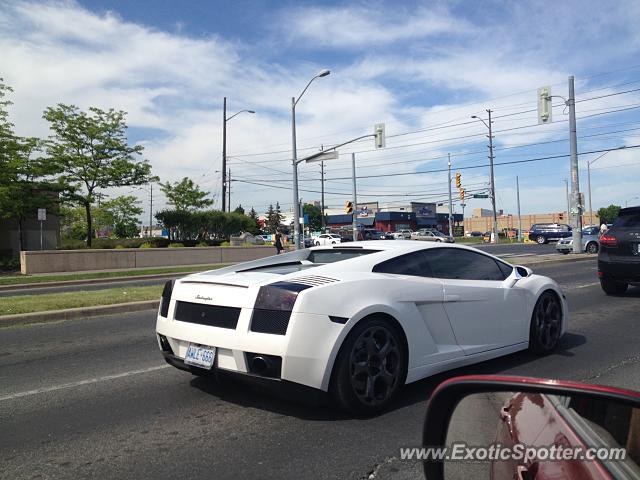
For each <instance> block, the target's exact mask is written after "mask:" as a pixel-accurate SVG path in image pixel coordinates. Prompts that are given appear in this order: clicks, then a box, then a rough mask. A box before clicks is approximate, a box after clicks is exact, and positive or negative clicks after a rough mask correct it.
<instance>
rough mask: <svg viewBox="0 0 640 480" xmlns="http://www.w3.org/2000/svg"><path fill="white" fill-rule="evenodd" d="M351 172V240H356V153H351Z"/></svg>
mask: <svg viewBox="0 0 640 480" xmlns="http://www.w3.org/2000/svg"><path fill="white" fill-rule="evenodd" d="M351 173H352V176H353V213H352V214H351V216H352V218H353V220H352V223H353V241H354V242H355V241H357V240H358V196H357V195H356V154H355V153H352V154H351Z"/></svg>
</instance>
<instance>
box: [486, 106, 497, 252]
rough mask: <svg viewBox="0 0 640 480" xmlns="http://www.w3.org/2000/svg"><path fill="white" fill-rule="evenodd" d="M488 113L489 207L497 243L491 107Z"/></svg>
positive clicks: (494, 237) (494, 240) (494, 238)
mask: <svg viewBox="0 0 640 480" xmlns="http://www.w3.org/2000/svg"><path fill="white" fill-rule="evenodd" d="M487 113H488V114H489V165H490V168H491V207H492V208H493V243H498V214H497V213H496V183H495V178H494V176H493V133H492V127H491V109H490V108H488V109H487Z"/></svg>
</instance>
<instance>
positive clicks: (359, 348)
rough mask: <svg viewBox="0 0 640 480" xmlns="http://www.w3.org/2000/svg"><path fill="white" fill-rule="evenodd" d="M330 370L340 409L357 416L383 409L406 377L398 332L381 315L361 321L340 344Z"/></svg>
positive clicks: (405, 360)
mask: <svg viewBox="0 0 640 480" xmlns="http://www.w3.org/2000/svg"><path fill="white" fill-rule="evenodd" d="M333 373H334V375H333V381H332V386H331V392H332V394H333V397H334V399H335V400H336V401H337V402H338V404H339V405H340V406H341V407H342V408H344V409H346V410H348V411H350V412H352V413H355V414H359V415H373V414H376V413H378V412H380V411H382V410H384V408H386V407H387V406H388V405H389V403H390V402H391V401H392V399H393V398H394V396H395V395H396V393H397V391H398V390H399V389H400V387H402V385H404V381H405V379H406V376H407V354H406V351H405V346H404V341H403V337H402V334H401V333H400V332H399V331H398V329H397V327H395V326H394V325H392V324H391V323H390V322H389V321H387V320H385V319H384V318H377V317H371V318H368V319H364V320H361V321H360V322H359V323H358V324H357V325H356V326H355V327H354V328H353V330H352V331H351V332H349V335H347V338H346V339H345V341H344V343H343V344H342V347H341V348H340V352H339V353H338V357H337V358H336V363H335V366H334V371H333Z"/></svg>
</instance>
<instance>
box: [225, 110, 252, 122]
mask: <svg viewBox="0 0 640 480" xmlns="http://www.w3.org/2000/svg"><path fill="white" fill-rule="evenodd" d="M244 112H247V113H256V112H254V111H253V110H240V111H239V112H236V113H234V114H233V115H231V116H230V117H227V118H225V119H224V121H225V122H228V121H229V120H231V119H232V118H233V117H235V116H237V115H240V114H241V113H244Z"/></svg>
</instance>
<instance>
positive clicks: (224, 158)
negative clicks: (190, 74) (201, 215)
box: [222, 97, 227, 212]
mask: <svg viewBox="0 0 640 480" xmlns="http://www.w3.org/2000/svg"><path fill="white" fill-rule="evenodd" d="M226 172H227V97H224V100H223V101H222V211H223V212H226V211H227V210H226V207H227V204H226V202H227V190H226V189H227V178H226Z"/></svg>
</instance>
